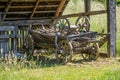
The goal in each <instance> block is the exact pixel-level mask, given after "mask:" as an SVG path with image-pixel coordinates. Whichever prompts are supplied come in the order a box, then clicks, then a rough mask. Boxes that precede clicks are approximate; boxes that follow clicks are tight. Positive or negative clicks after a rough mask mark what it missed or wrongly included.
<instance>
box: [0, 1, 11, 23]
mask: <svg viewBox="0 0 120 80" xmlns="http://www.w3.org/2000/svg"><path fill="white" fill-rule="evenodd" d="M11 4H12V0H8V4H7V7H6V8H5V13H4V14H3V18H2V21H4V19H5V17H6V14H7V12H8V11H9V8H10V5H11Z"/></svg>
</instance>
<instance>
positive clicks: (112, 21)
mask: <svg viewBox="0 0 120 80" xmlns="http://www.w3.org/2000/svg"><path fill="white" fill-rule="evenodd" d="M107 11H108V12H107V22H108V29H107V31H108V33H110V36H109V39H108V53H109V56H110V57H115V56H116V1H115V0H107Z"/></svg>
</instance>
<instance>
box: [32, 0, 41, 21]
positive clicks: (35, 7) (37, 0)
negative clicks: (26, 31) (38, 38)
mask: <svg viewBox="0 0 120 80" xmlns="http://www.w3.org/2000/svg"><path fill="white" fill-rule="evenodd" d="M39 2H40V0H36V4H35V6H34V8H33V11H32V13H31V15H30V19H32V17H33V15H34V13H35V11H36V9H37V6H38V4H39Z"/></svg>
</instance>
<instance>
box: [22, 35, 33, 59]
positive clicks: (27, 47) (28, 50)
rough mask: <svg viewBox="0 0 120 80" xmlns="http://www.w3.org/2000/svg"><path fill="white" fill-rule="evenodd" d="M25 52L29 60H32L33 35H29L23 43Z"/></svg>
mask: <svg viewBox="0 0 120 80" xmlns="http://www.w3.org/2000/svg"><path fill="white" fill-rule="evenodd" d="M23 50H24V52H25V53H26V54H27V58H28V59H31V58H32V56H33V52H34V41H33V38H32V36H31V35H28V36H27V37H26V38H25V39H24V41H23Z"/></svg>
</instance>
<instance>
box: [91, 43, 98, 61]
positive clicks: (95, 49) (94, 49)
mask: <svg viewBox="0 0 120 80" xmlns="http://www.w3.org/2000/svg"><path fill="white" fill-rule="evenodd" d="M90 52H91V54H90V60H96V59H98V57H99V45H98V43H97V42H94V43H93V44H92V46H91V48H90Z"/></svg>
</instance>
